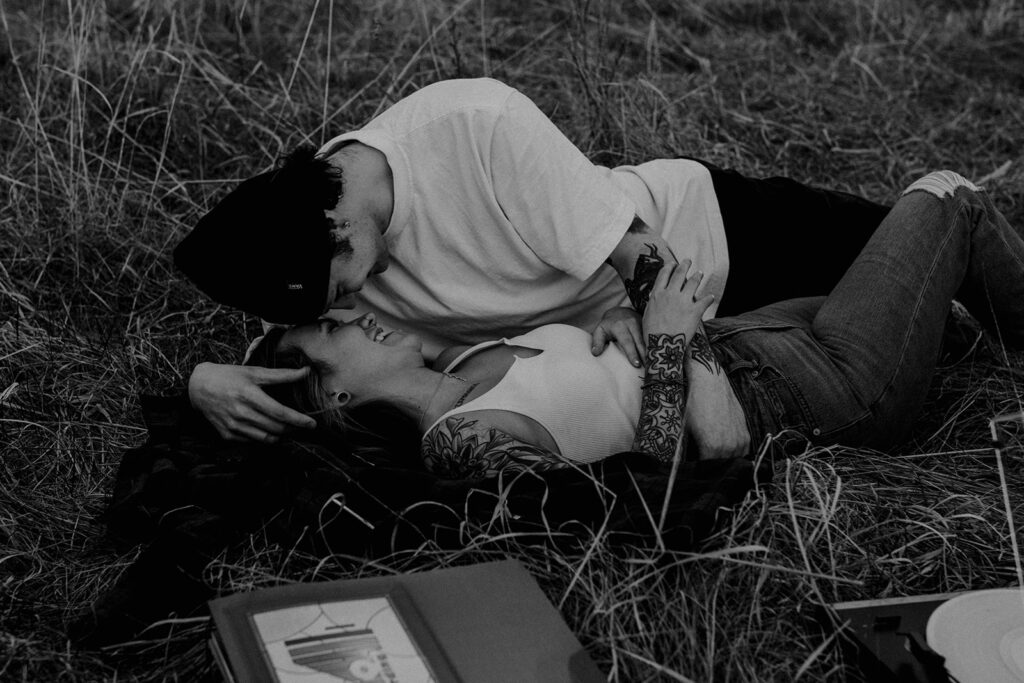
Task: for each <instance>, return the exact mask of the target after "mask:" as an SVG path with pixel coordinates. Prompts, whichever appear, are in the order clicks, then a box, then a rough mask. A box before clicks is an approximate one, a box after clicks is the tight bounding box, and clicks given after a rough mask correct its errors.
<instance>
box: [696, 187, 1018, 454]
mask: <svg viewBox="0 0 1024 683" xmlns="http://www.w3.org/2000/svg"><path fill="white" fill-rule="evenodd" d="M954 297H956V298H957V299H959V300H960V301H961V302H963V303H964V305H965V306H966V307H967V309H968V310H969V311H971V313H973V314H974V315H975V317H976V318H978V320H979V321H980V322H981V323H982V325H983V326H985V327H986V328H988V329H989V330H990V331H992V332H993V333H995V334H998V335H999V338H1000V339H1001V340H1002V341H1003V342H1005V343H1006V344H1007V345H1009V346H1013V347H1016V348H1020V347H1021V346H1024V231H1018V230H1016V229H1014V228H1013V227H1012V226H1010V225H1009V224H1008V223H1007V222H1006V220H1005V218H1003V216H1002V214H1000V213H999V211H998V210H996V209H995V208H994V207H993V206H992V203H991V201H990V200H989V198H988V196H987V195H986V194H985V193H984V192H981V191H977V190H975V189H973V186H971V185H970V184H969V183H967V182H966V181H965V180H964V179H963V178H961V177H960V176H957V175H956V174H952V173H948V172H940V173H934V174H931V175H929V176H927V177H925V178H923V179H922V180H920V181H918V182H916V183H914V184H913V185H911V187H910V190H909V191H908V192H907V193H905V194H904V196H903V197H902V198H901V199H900V200H899V202H897V204H896V205H895V207H893V209H892V211H890V212H889V214H888V215H887V216H886V218H885V220H884V221H883V222H882V225H881V226H879V228H878V230H877V231H876V232H875V234H874V235H873V236H872V238H871V239H870V240H869V241H868V244H867V245H866V246H865V248H864V249H863V250H862V251H861V253H860V255H859V256H858V257H857V258H856V259H855V260H854V263H853V265H852V266H851V267H850V268H848V269H847V270H846V273H845V275H843V277H842V278H841V279H840V281H839V283H838V284H837V285H836V287H835V288H834V289H833V290H832V292H831V293H830V294H829V295H828V296H827V297H808V298H800V299H794V300H790V301H782V302H779V303H775V304H772V305H769V306H766V307H764V308H761V309H758V310H755V311H752V312H750V313H744V314H742V315H739V316H736V317H731V318H719V319H716V320H713V321H709V322H708V333H709V335H710V337H711V339H712V343H713V344H715V349H716V351H718V352H720V355H721V358H722V360H723V365H724V366H725V367H726V370H727V372H728V373H729V379H730V381H731V382H732V384H733V387H734V388H735V389H736V394H737V398H738V399H739V400H740V403H741V404H742V405H743V407H744V412H745V413H746V416H747V424H748V427H749V429H750V431H751V437H752V440H753V441H754V443H755V447H756V445H758V444H759V442H760V441H761V440H762V439H763V438H764V437H765V436H767V435H768V434H776V435H778V434H785V433H786V432H794V433H796V434H798V435H800V436H803V437H805V438H808V439H810V440H811V441H812V442H813V443H816V444H819V445H827V444H832V443H841V444H846V445H850V446H869V447H873V448H886V447H888V446H891V445H893V444H895V443H898V442H899V441H902V440H903V439H904V438H905V437H906V436H907V434H908V433H909V431H910V428H911V426H912V424H913V418H914V417H915V416H916V415H917V414H918V413H919V412H920V410H921V406H922V405H923V403H924V398H925V395H926V393H927V391H928V387H929V385H930V384H931V380H932V376H933V374H934V372H935V364H936V359H937V358H938V356H939V349H940V344H941V340H942V331H943V326H944V324H945V321H946V318H947V316H948V313H949V305H950V301H951V300H952V299H953V298H954Z"/></svg>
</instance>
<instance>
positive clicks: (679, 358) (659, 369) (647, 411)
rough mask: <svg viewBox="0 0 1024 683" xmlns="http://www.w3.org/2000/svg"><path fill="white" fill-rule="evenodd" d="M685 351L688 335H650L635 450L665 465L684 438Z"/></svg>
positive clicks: (634, 443)
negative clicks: (648, 454) (651, 456)
mask: <svg viewBox="0 0 1024 683" xmlns="http://www.w3.org/2000/svg"><path fill="white" fill-rule="evenodd" d="M686 350H687V343H686V335H685V334H675V335H670V334H649V335H647V376H646V378H645V380H644V384H643V394H642V396H641V399H640V419H639V421H638V422H637V426H636V435H635V436H634V438H633V450H635V451H644V452H646V453H650V454H651V455H653V456H654V457H655V458H657V459H658V460H661V461H665V462H667V461H670V460H671V459H672V456H673V454H674V452H675V448H676V444H677V443H680V439H681V438H682V436H683V410H684V409H685V408H686V390H687V380H686V367H685V364H686ZM682 445H684V446H685V442H683V444H682Z"/></svg>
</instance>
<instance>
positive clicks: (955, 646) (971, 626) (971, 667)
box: [926, 588, 1024, 683]
mask: <svg viewBox="0 0 1024 683" xmlns="http://www.w3.org/2000/svg"><path fill="white" fill-rule="evenodd" d="M926 637H927V639H928V645H929V646H930V647H931V648H932V649H933V650H935V651H936V652H938V653H939V654H940V655H942V656H943V657H945V658H946V669H947V670H948V671H949V673H950V674H952V675H953V676H956V678H957V679H958V680H959V681H960V683H1022V682H1024V592H1022V591H1020V590H1019V589H1017V588H996V589H993V590H985V591H973V592H971V593H965V594H964V595H960V596H957V597H955V598H952V599H951V600H947V601H946V602H944V603H942V604H941V605H939V606H938V607H937V608H936V609H935V611H934V612H932V616H931V617H930V618H929V619H928V628H927V634H926Z"/></svg>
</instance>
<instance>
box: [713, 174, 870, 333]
mask: <svg viewBox="0 0 1024 683" xmlns="http://www.w3.org/2000/svg"><path fill="white" fill-rule="evenodd" d="M694 161H697V162H699V163H701V164H703V165H704V166H706V167H707V168H708V170H709V171H711V180H712V182H713V183H714V186H715V194H716V196H717V197H718V204H719V207H720V209H721V211H722V219H723V222H724V223H725V236H726V240H727V241H728V244H729V278H728V280H727V281H726V286H725V293H724V294H723V296H722V301H721V303H720V304H719V307H718V313H717V315H719V316H728V315H735V314H737V313H742V312H743V311H750V310H753V309H755V308H760V307H761V306H765V305H767V304H770V303H775V302H776V301H784V300H786V299H793V298H796V297H804V296H819V295H821V296H824V295H826V294H828V293H829V292H831V291H832V288H833V287H835V285H836V283H837V282H839V279H840V278H841V277H842V276H843V273H845V272H846V269H847V268H848V267H849V266H850V264H852V263H853V261H854V259H856V258H857V255H858V254H859V253H860V250H861V249H862V248H863V247H864V245H865V244H867V241H868V238H870V237H871V235H872V233H873V232H874V231H875V228H877V227H878V225H879V223H881V222H882V219H883V218H885V215H886V214H887V213H888V212H889V208H890V207H888V206H883V205H882V204H875V203H874V202H870V201H868V200H866V199H862V198H860V197H857V196H854V195H852V194H847V193H845V192H835V191H829V190H822V189H818V188H813V187H809V186H807V185H803V184H801V183H798V182H796V181H795V180H790V179H789V178H761V179H758V178H747V177H744V176H742V175H740V174H739V173H737V172H736V171H726V170H723V169H720V168H718V167H717V166H715V165H713V164H710V163H708V162H706V161H703V160H701V159H694Z"/></svg>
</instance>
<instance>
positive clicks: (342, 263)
mask: <svg viewBox="0 0 1024 683" xmlns="http://www.w3.org/2000/svg"><path fill="white" fill-rule="evenodd" d="M329 214H330V212H328V215H329ZM332 235H333V237H334V242H335V244H336V245H337V248H336V253H335V255H334V257H333V258H331V271H330V275H329V277H328V281H327V305H326V309H331V308H354V307H355V294H356V292H358V291H359V290H361V289H362V288H363V285H364V284H366V279H367V278H368V277H370V276H372V275H377V274H378V273H382V272H384V271H385V270H387V267H388V249H387V245H386V244H385V243H384V236H383V235H381V232H380V230H379V228H378V227H377V226H376V225H375V224H374V223H373V222H372V221H370V220H359V219H356V220H355V221H351V220H349V221H345V222H343V223H342V224H341V225H340V226H339V227H335V228H334V230H333V231H332Z"/></svg>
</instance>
